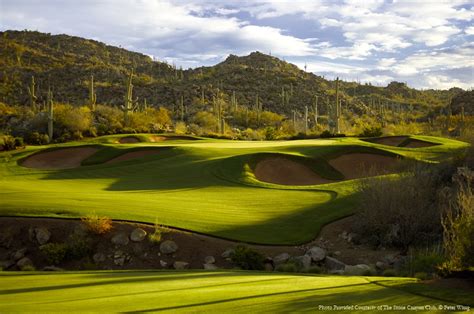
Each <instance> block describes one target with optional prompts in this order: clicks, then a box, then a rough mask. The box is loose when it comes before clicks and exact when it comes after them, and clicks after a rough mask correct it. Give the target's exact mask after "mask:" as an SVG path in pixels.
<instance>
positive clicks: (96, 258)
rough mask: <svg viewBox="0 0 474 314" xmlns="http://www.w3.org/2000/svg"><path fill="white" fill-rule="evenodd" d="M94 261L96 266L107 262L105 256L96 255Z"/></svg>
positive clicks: (101, 254) (93, 257)
mask: <svg viewBox="0 0 474 314" xmlns="http://www.w3.org/2000/svg"><path fill="white" fill-rule="evenodd" d="M92 259H93V260H94V263H96V264H98V263H102V262H105V254H103V253H95V254H94V256H92Z"/></svg>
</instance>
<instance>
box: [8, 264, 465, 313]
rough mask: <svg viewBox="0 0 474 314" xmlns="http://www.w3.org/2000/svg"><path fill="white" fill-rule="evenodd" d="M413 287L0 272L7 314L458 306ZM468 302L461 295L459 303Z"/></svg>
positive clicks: (187, 275)
mask: <svg viewBox="0 0 474 314" xmlns="http://www.w3.org/2000/svg"><path fill="white" fill-rule="evenodd" d="M414 282H415V281H414V280H413V279H409V278H382V277H342V276H312V275H289V274H275V273H259V272H241V271H216V272H205V271H192V272H152V271H149V272H143V271H142V272H138V271H137V272H130V271H127V272H105V271H97V272H65V273H44V272H43V273H37V272H32V273H30V272H4V273H0V313H12V312H35V313H40V312H51V311H58V310H60V311H61V312H63V313H66V312H75V311H78V312H102V313H103V312H156V311H163V310H168V311H170V312H186V313H190V312H191V313H202V312H216V313H218V312H220V313H230V312H232V313H234V312H239V313H241V312H247V313H254V312H295V311H298V312H299V311H312V312H314V311H317V310H319V309H321V308H320V306H333V305H337V306H344V305H353V306H355V305H357V306H359V307H361V308H362V307H363V306H369V308H367V309H369V311H365V313H370V312H374V310H375V308H373V307H376V306H378V305H390V306H394V305H399V306H411V307H413V308H415V307H417V308H418V307H419V308H420V309H426V308H425V306H437V307H438V306H439V305H450V304H452V303H450V302H449V300H446V298H448V297H449V294H445V298H444V299H442V300H437V299H433V298H431V297H430V296H428V295H419V294H416V295H415V294H412V293H410V292H408V291H409V290H410V289H407V288H405V287H410V286H413V285H415V284H414ZM438 292H440V293H441V294H442V292H443V291H438ZM462 297H463V296H462V295H457V298H458V299H457V301H459V300H460V299H461V300H462ZM464 297H466V296H464ZM465 299H466V300H467V298H465ZM453 301H454V302H455V300H453ZM371 307H372V308H371ZM361 308H359V309H361ZM370 309H371V310H370ZM350 312H358V311H357V310H356V308H354V309H353V310H352V311H350ZM361 312H362V311H361Z"/></svg>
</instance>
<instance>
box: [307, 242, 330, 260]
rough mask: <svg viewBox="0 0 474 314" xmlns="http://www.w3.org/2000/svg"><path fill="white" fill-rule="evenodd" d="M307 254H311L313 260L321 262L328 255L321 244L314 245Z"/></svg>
mask: <svg viewBox="0 0 474 314" xmlns="http://www.w3.org/2000/svg"><path fill="white" fill-rule="evenodd" d="M306 255H309V256H311V259H312V260H313V262H320V261H322V260H323V259H324V258H325V257H326V251H325V250H324V249H322V248H320V247H319V246H313V247H312V248H311V249H309V251H308V252H306Z"/></svg>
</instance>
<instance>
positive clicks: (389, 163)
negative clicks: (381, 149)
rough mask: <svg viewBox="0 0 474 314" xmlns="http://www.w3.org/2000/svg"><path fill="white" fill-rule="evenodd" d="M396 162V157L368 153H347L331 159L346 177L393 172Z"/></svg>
mask: <svg viewBox="0 0 474 314" xmlns="http://www.w3.org/2000/svg"><path fill="white" fill-rule="evenodd" d="M396 163H397V159H396V158H394V157H389V156H383V155H377V154H367V153H351V154H345V155H342V156H339V157H337V158H334V159H332V160H330V161H329V164H330V165H331V166H332V167H333V168H335V169H336V170H338V171H339V172H340V173H342V174H343V175H344V177H345V178H346V179H357V178H364V177H367V176H374V175H382V174H387V173H391V172H393V168H394V166H395V164H396Z"/></svg>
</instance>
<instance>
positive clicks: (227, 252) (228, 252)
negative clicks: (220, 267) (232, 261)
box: [221, 249, 235, 258]
mask: <svg viewBox="0 0 474 314" xmlns="http://www.w3.org/2000/svg"><path fill="white" fill-rule="evenodd" d="M234 252H235V250H234V249H227V250H225V251H224V253H222V255H221V256H222V257H223V258H230V257H231V256H232V254H234Z"/></svg>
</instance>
